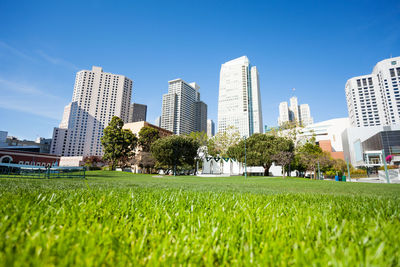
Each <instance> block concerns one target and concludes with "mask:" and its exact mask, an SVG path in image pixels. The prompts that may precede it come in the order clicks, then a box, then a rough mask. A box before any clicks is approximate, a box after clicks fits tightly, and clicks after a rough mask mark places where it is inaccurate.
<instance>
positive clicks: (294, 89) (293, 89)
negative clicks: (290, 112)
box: [292, 87, 296, 96]
mask: <svg viewBox="0 0 400 267" xmlns="http://www.w3.org/2000/svg"><path fill="white" fill-rule="evenodd" d="M294 91H296V88H294V87H293V88H292V92H293V96H294Z"/></svg>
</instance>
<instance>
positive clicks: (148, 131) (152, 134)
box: [138, 126, 160, 152]
mask: <svg viewBox="0 0 400 267" xmlns="http://www.w3.org/2000/svg"><path fill="white" fill-rule="evenodd" d="M158 139H160V131H159V130H157V129H155V128H152V127H149V126H144V127H142V129H140V131H139V140H138V144H139V146H140V147H141V148H142V151H144V152H150V147H151V145H152V144H153V143H154V142H155V141H157V140H158Z"/></svg>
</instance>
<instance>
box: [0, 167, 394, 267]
mask: <svg viewBox="0 0 400 267" xmlns="http://www.w3.org/2000/svg"><path fill="white" fill-rule="evenodd" d="M87 178H88V179H87V180H80V179H60V180H56V179H51V180H33V179H17V178H0V265H3V266H12V265H40V266H46V265H111V266H115V265H121V266H126V265H133V266H134V265H145V264H147V265H166V266H169V265H180V264H182V265H189V264H190V265H208V266H211V265H212V266H213V265H229V266H230V265H259V266H264V265H306V266H310V265H317V266H327V265H334V266H338V265H339V266H354V265H364V266H365V265H366V266H369V265H373V266H399V265H400V185H394V184H393V185H392V184H390V185H388V184H367V183H342V182H330V181H310V180H308V179H300V178H287V179H282V178H266V177H249V178H248V179H247V180H245V179H244V178H243V177H226V178H198V177H187V176H186V177H182V176H178V177H163V178H157V177H152V176H151V175H136V174H129V173H121V172H106V171H96V172H89V173H88V176H87Z"/></svg>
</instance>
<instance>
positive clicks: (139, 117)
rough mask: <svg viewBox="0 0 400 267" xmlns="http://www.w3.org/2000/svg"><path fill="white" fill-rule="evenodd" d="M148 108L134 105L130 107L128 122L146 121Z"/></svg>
mask: <svg viewBox="0 0 400 267" xmlns="http://www.w3.org/2000/svg"><path fill="white" fill-rule="evenodd" d="M146 114H147V106H146V105H142V104H138V103H132V104H130V105H129V118H128V122H137V121H146Z"/></svg>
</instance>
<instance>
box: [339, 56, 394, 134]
mask: <svg viewBox="0 0 400 267" xmlns="http://www.w3.org/2000/svg"><path fill="white" fill-rule="evenodd" d="M399 86H400V57H395V58H389V59H385V60H382V61H380V62H378V63H377V64H376V65H375V67H374V69H373V70H372V73H371V74H368V75H363V76H358V77H354V78H351V79H349V80H348V81H347V83H346V86H345V91H346V100H347V108H348V112H349V118H350V123H351V125H352V126H353V127H367V126H379V125H394V124H400V91H399Z"/></svg>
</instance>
